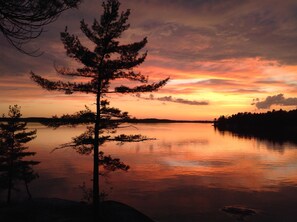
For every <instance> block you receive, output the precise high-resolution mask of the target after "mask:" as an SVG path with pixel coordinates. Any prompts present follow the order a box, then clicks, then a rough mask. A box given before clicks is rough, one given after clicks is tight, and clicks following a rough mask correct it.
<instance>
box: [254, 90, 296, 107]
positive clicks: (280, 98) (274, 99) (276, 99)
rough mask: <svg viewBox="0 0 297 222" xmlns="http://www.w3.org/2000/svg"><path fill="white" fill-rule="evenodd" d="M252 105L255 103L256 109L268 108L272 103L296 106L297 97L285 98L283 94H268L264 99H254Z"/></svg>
mask: <svg viewBox="0 0 297 222" xmlns="http://www.w3.org/2000/svg"><path fill="white" fill-rule="evenodd" d="M252 105H255V106H256V107H257V108H258V109H269V108H270V107H271V106H273V105H280V106H297V98H285V97H284V94H278V95H274V96H268V97H266V99H265V100H264V101H259V99H255V100H254V102H253V103H252Z"/></svg>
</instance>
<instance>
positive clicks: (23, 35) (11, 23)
mask: <svg viewBox="0 0 297 222" xmlns="http://www.w3.org/2000/svg"><path fill="white" fill-rule="evenodd" d="M80 2H81V0H51V1H44V0H22V1H16V0H0V32H1V33H2V34H3V35H4V37H5V38H6V39H7V40H8V42H9V43H10V44H12V45H13V46H14V47H15V48H17V49H18V50H19V51H21V52H24V53H26V54H30V55H33V54H34V52H31V53H30V52H27V51H25V50H24V49H23V44H25V43H27V42H29V41H30V40H32V39H35V38H37V37H38V36H40V34H41V33H42V32H43V27H44V26H45V25H48V24H49V23H51V22H53V21H55V20H56V19H57V18H58V16H59V15H60V14H61V13H62V12H63V11H65V10H67V9H69V8H74V7H77V6H78V4H79V3H80Z"/></svg>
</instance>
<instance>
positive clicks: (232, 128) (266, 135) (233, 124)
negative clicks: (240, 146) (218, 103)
mask: <svg viewBox="0 0 297 222" xmlns="http://www.w3.org/2000/svg"><path fill="white" fill-rule="evenodd" d="M214 127H215V128H216V129H218V130H219V131H221V132H222V131H229V132H231V133H233V134H235V135H237V136H239V137H245V138H251V137H257V138H259V139H265V140H269V141H272V142H278V143H283V142H287V141H289V142H294V143H297V137H296V135H297V109H295V110H290V111H285V110H278V111H276V110H273V111H268V112H266V113H249V112H245V113H237V114H234V115H232V116H229V117H225V116H221V117H219V118H218V119H217V120H215V121H214Z"/></svg>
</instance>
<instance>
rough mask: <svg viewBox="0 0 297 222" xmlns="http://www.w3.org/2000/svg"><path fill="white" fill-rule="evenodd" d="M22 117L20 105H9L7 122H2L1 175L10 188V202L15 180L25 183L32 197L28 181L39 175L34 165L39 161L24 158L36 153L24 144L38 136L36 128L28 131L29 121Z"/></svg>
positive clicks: (0, 138) (0, 146)
mask: <svg viewBox="0 0 297 222" xmlns="http://www.w3.org/2000/svg"><path fill="white" fill-rule="evenodd" d="M20 117H21V113H20V107H19V106H17V105H14V106H9V112H8V120H7V123H0V176H1V181H2V183H3V185H4V187H5V188H7V190H8V191H7V203H10V200H11V191H12V189H13V188H14V187H15V181H23V182H24V183H25V187H26V190H27V193H28V195H29V198H31V194H30V191H29V188H28V183H30V182H31V181H32V180H34V179H35V178H37V177H38V175H37V174H36V173H35V172H34V170H33V168H32V166H34V165H36V164H38V163H39V162H37V161H33V160H30V161H29V160H25V159H24V158H26V157H28V156H34V155H35V154H36V153H35V152H28V151H27V149H28V147H26V146H24V145H25V144H26V143H28V142H29V141H31V140H33V139H34V138H35V137H36V136H35V135H36V130H31V131H27V127H26V125H27V123H24V122H20Z"/></svg>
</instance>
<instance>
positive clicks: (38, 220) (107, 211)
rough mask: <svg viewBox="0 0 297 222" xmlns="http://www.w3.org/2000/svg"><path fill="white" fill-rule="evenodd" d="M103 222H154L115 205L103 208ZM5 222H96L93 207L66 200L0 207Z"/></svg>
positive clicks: (103, 204) (2, 219) (126, 207)
mask: <svg viewBox="0 0 297 222" xmlns="http://www.w3.org/2000/svg"><path fill="white" fill-rule="evenodd" d="M100 210H101V218H100V222H101V221H102V222H115V221H121V222H128V221H129V222H139V221H141V222H154V221H153V220H151V219H150V218H148V217H147V216H146V215H144V214H142V213H141V212H139V211H137V210H136V209H134V208H132V207H130V206H128V205H125V204H122V203H119V202H115V201H105V202H103V203H102V205H101V209H100ZM0 216H1V217H0V218H1V219H0V221H1V222H2V221H3V222H88V221H90V222H92V221H93V218H92V208H91V207H90V205H87V204H83V203H79V202H74V201H68V200H62V199H47V198H40V199H35V200H31V201H25V202H23V203H18V204H11V205H10V206H5V205H3V206H0Z"/></svg>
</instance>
